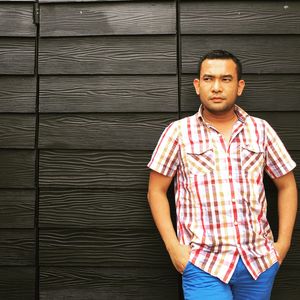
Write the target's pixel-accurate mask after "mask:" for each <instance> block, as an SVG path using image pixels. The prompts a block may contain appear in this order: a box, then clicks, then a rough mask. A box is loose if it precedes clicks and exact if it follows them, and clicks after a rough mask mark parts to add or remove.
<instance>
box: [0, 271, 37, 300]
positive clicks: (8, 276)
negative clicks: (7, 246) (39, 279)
mask: <svg viewBox="0 0 300 300" xmlns="http://www.w3.org/2000/svg"><path fill="white" fill-rule="evenodd" d="M0 298H1V299H5V300H20V299H22V300H32V299H35V268H34V267H2V266H1V267H0Z"/></svg>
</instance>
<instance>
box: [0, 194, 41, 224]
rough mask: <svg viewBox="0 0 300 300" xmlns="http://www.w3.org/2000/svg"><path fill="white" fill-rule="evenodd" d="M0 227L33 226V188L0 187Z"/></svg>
mask: <svg viewBox="0 0 300 300" xmlns="http://www.w3.org/2000/svg"><path fill="white" fill-rule="evenodd" d="M0 199H1V200H0V228H23V229H24V228H34V205H35V191H34V190H5V189H0Z"/></svg>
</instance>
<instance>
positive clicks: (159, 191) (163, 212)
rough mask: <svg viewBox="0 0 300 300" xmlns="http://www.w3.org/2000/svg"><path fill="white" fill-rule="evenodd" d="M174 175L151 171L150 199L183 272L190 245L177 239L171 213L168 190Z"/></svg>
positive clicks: (160, 229) (173, 260) (156, 219)
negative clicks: (182, 243)
mask: <svg viewBox="0 0 300 300" xmlns="http://www.w3.org/2000/svg"><path fill="white" fill-rule="evenodd" d="M172 179H173V178H172V177H168V176H164V175H162V174H159V173H157V172H155V171H151V173H150V178H149V188H148V201H149V205H150V209H151V212H152V216H153V219H154V222H155V224H156V226H157V229H158V231H159V233H160V235H161V237H162V239H163V241H164V243H165V246H166V248H167V251H168V252H169V255H170V258H171V260H172V263H173V264H174V266H175V268H176V270H177V271H178V272H180V273H183V270H184V268H185V267H186V264H187V263H188V260H189V254H190V247H189V246H185V245H181V244H180V243H179V241H178V239H177V236H176V233H175V230H174V227H173V224H172V220H171V214H170V205H169V201H168V198H167V190H168V188H169V186H170V184H171V182H172Z"/></svg>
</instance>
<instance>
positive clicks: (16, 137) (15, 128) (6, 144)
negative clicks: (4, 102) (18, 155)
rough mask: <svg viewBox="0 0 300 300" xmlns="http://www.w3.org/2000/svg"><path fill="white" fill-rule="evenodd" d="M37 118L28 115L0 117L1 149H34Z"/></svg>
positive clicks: (4, 115) (2, 115) (5, 115)
mask: <svg viewBox="0 0 300 300" xmlns="http://www.w3.org/2000/svg"><path fill="white" fill-rule="evenodd" d="M34 142H35V116H34V115H31V114H28V115H24V114H22V115H21V114H1V115H0V148H23V149H25V148H28V149H33V148H34Z"/></svg>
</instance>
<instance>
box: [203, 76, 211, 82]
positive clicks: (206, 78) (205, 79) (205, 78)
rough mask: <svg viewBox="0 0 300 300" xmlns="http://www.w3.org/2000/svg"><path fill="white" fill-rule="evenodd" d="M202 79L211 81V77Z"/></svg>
mask: <svg viewBox="0 0 300 300" xmlns="http://www.w3.org/2000/svg"><path fill="white" fill-rule="evenodd" d="M203 80H204V81H211V77H204V78H203Z"/></svg>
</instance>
